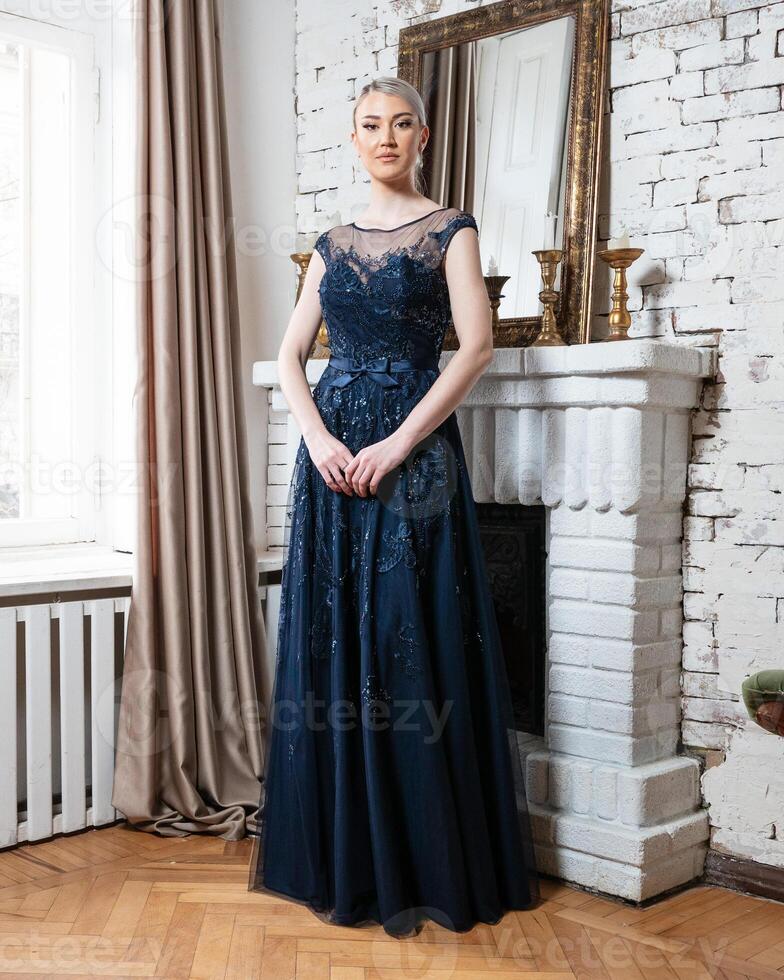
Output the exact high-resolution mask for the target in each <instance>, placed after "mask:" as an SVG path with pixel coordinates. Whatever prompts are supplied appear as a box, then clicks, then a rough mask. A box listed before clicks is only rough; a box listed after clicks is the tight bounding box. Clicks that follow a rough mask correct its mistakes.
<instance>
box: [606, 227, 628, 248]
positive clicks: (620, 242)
mask: <svg viewBox="0 0 784 980" xmlns="http://www.w3.org/2000/svg"><path fill="white" fill-rule="evenodd" d="M607 247H608V248H631V243H630V241H629V233H628V231H627V230H626V229H625V228H622V229H621V235H620V237H619V238H611V239H610V244H609V245H608V246H607Z"/></svg>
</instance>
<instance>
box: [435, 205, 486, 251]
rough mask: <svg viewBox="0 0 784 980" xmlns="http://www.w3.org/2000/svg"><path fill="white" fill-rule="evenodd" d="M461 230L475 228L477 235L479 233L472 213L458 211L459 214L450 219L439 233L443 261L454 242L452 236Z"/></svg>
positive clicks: (439, 246)
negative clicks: (450, 244)
mask: <svg viewBox="0 0 784 980" xmlns="http://www.w3.org/2000/svg"><path fill="white" fill-rule="evenodd" d="M460 228H473V229H474V231H475V232H477V234H478V233H479V229H478V228H477V226H476V218H474V216H473V215H472V214H471V212H470V211H458V212H457V214H455V215H453V216H452V217H451V218H449V220H448V221H447V222H446V224H445V225H444V227H443V228H442V229H441V231H440V232H439V233H438V237H439V241H438V248H439V250H440V252H441V258H442V259H443V257H444V256H445V255H446V250H447V248H448V246H449V243H450V241H451V240H452V236H453V235H454V233H455V232H456V231H459V229H460Z"/></svg>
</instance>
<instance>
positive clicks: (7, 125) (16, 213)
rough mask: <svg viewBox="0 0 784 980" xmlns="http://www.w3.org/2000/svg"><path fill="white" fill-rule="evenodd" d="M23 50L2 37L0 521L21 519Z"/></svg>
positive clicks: (0, 104) (0, 95)
mask: <svg viewBox="0 0 784 980" xmlns="http://www.w3.org/2000/svg"><path fill="white" fill-rule="evenodd" d="M20 82H21V79H20V72H19V48H18V46H17V45H15V44H13V43H10V42H8V43H3V41H2V39H0V519H2V518H7V517H19V498H20V486H19V476H20V465H19V464H20V457H21V445H20V422H21V413H20V399H21V393H20V388H19V383H20V377H19V375H20V364H19V286H20V281H19V267H20V262H19V260H20V250H21V244H22V243H21V234H20V231H21V228H20V206H19V205H20V168H21V155H20V148H21V142H22V132H21V114H20V94H21V84H20Z"/></svg>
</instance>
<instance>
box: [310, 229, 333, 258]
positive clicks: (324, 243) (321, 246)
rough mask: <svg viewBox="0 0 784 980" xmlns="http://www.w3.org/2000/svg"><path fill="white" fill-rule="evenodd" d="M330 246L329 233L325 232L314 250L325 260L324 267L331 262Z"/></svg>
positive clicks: (319, 237)
mask: <svg viewBox="0 0 784 980" xmlns="http://www.w3.org/2000/svg"><path fill="white" fill-rule="evenodd" d="M329 244H330V243H329V232H328V231H323V232H322V233H321V234H320V235H319V236H318V238H317V239H316V241H315V243H314V245H313V250H314V251H316V252H318V253H319V255H320V256H321V257H322V259H324V265H327V263H328V262H329Z"/></svg>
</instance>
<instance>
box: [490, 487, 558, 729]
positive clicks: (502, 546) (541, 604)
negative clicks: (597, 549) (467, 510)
mask: <svg viewBox="0 0 784 980" xmlns="http://www.w3.org/2000/svg"><path fill="white" fill-rule="evenodd" d="M476 510H477V516H478V519H479V532H480V535H481V539H482V548H483V551H484V556H485V562H486V564H487V573H488V577H489V580H490V588H491V591H492V593H493V603H494V605H495V611H496V618H497V620H498V628H499V632H500V634H501V646H502V649H503V653H504V661H505V663H506V672H507V675H508V677H509V684H510V687H511V692H512V702H513V706H514V716H515V724H516V727H517V730H518V731H520V732H527V733H529V734H531V735H544V715H545V712H544V700H545V656H546V649H547V634H546V623H547V620H546V615H547V612H546V565H545V562H546V559H547V551H546V541H547V537H546V521H547V509H546V508H545V507H544V505H538V506H526V505H524V504H497V503H477V505H476Z"/></svg>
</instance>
